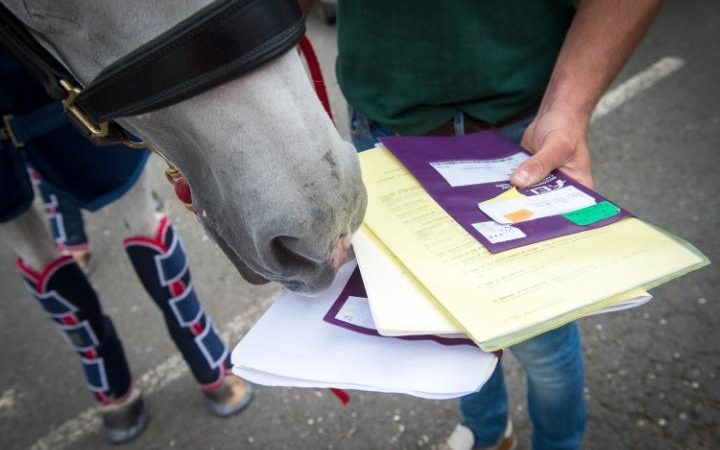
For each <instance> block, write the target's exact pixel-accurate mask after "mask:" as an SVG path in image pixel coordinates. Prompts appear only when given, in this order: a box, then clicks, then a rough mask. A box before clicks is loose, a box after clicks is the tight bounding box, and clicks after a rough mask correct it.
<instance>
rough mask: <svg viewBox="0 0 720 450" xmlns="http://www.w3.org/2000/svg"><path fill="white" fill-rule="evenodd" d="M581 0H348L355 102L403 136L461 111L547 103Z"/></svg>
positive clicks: (345, 83)
mask: <svg viewBox="0 0 720 450" xmlns="http://www.w3.org/2000/svg"><path fill="white" fill-rule="evenodd" d="M575 9H576V1H575V0H524V1H523V0H442V1H438V0H435V1H430V0H382V1H381V0H339V1H338V10H337V18H338V21H337V27H338V51H339V56H338V59H337V66H336V70H337V76H338V81H339V83H340V87H341V89H342V91H343V94H344V95H345V97H346V98H347V100H348V102H349V103H350V104H351V105H353V106H354V107H355V108H357V109H358V110H359V111H360V112H362V113H363V114H365V115H367V116H368V117H369V118H370V119H372V120H375V121H377V122H380V123H382V124H384V125H386V126H388V127H390V128H391V129H393V130H395V131H396V132H398V133H401V134H418V133H423V132H427V131H430V130H432V129H434V128H437V127H438V126H440V125H442V124H443V123H445V122H446V121H448V120H450V119H451V118H452V116H453V115H454V113H455V111H457V110H458V109H459V110H462V111H464V112H465V113H467V114H469V115H471V116H473V117H475V118H477V119H479V120H483V121H486V122H489V123H498V122H501V121H502V120H504V119H506V118H509V117H512V116H514V115H516V114H518V113H521V112H522V111H524V110H526V109H527V108H529V107H531V106H532V105H533V104H535V103H537V102H539V100H540V99H541V97H542V94H543V92H544V90H545V86H546V84H547V82H548V79H549V78H550V73H551V71H552V68H553V65H554V63H555V58H556V57H557V54H558V51H559V50H560V46H561V45H562V42H563V39H564V37H565V34H566V32H567V29H568V27H569V25H570V22H571V21H572V18H573V15H574V13H575Z"/></svg>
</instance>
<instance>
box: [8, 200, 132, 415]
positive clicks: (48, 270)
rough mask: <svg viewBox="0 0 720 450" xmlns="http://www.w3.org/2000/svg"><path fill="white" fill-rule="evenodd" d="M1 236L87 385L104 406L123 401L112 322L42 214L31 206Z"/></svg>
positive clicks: (124, 386) (125, 376)
mask: <svg viewBox="0 0 720 450" xmlns="http://www.w3.org/2000/svg"><path fill="white" fill-rule="evenodd" d="M0 237H1V238H3V240H5V242H7V244H8V245H9V246H10V247H11V248H12V249H13V250H14V251H15V253H16V254H17V255H18V261H17V265H18V269H19V270H20V274H21V275H22V277H23V279H24V281H25V284H26V286H27V288H28V290H29V291H30V295H31V296H32V297H34V298H35V300H37V302H38V303H39V304H40V306H41V307H42V308H43V309H44V310H45V312H47V314H48V315H49V316H50V318H51V319H52V320H53V321H54V322H55V323H56V325H57V326H58V328H59V329H60V331H61V332H62V333H64V334H65V335H66V337H67V338H68V339H67V341H68V343H69V344H70V346H71V347H72V349H73V350H75V351H76V352H77V354H78V356H79V357H80V360H81V362H82V365H83V369H84V372H85V378H86V380H87V386H88V388H89V389H90V390H91V391H92V393H93V394H94V395H95V398H96V399H97V400H98V401H99V402H100V403H101V404H102V405H111V404H118V403H124V402H125V400H126V399H127V398H128V396H129V394H130V387H131V376H130V370H129V368H128V364H127V361H126V359H125V353H124V351H123V348H122V344H121V343H120V340H119V338H118V336H117V333H116V332H115V328H114V326H113V323H112V321H111V320H110V318H109V317H107V316H105V315H104V314H103V311H102V309H101V307H100V302H99V299H98V296H97V294H96V293H95V290H94V289H93V288H92V286H91V285H90V283H89V281H88V279H87V278H86V276H85V274H84V273H83V272H82V270H81V269H80V268H79V267H78V265H77V264H76V263H75V261H74V260H73V258H72V257H71V256H67V255H65V256H63V255H60V253H59V251H58V250H57V249H56V248H55V245H54V243H53V240H52V238H51V235H50V231H49V229H48V227H47V222H46V221H45V215H44V214H43V212H41V211H40V210H39V209H38V208H37V207H35V206H31V207H30V208H29V209H28V210H27V211H26V212H25V213H23V214H22V215H21V216H19V217H18V218H17V219H14V220H12V221H9V222H7V223H3V224H0Z"/></svg>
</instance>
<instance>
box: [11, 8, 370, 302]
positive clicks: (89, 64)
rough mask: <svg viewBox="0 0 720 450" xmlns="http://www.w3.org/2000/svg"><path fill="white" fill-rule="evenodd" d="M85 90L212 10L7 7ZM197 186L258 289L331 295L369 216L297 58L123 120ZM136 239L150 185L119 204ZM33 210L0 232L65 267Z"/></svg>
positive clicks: (146, 213)
mask: <svg viewBox="0 0 720 450" xmlns="http://www.w3.org/2000/svg"><path fill="white" fill-rule="evenodd" d="M2 3H3V4H5V5H6V6H7V7H8V9H10V10H11V11H12V12H13V13H14V14H15V15H16V16H17V17H18V18H19V19H20V20H21V21H22V22H24V23H25V24H26V25H27V26H28V27H29V28H30V29H32V30H33V32H34V34H35V35H36V36H37V37H38V38H39V39H40V40H41V42H43V45H45V46H46V47H47V48H48V50H50V51H51V52H52V53H53V54H55V55H56V56H58V57H59V58H60V59H61V60H62V61H63V62H64V63H65V65H66V66H67V67H68V68H69V69H70V70H71V71H72V72H73V74H75V76H76V77H77V78H78V80H79V81H80V82H82V83H84V84H85V83H89V82H90V81H91V80H92V79H93V78H94V77H95V76H96V75H97V74H98V73H99V72H100V71H101V70H102V69H103V68H105V67H107V66H108V65H110V64H111V63H112V62H114V61H115V60H117V59H119V58H120V57H122V56H124V55H126V54H128V53H129V52H131V51H132V50H134V49H135V48H137V47H139V46H140V45H142V44H143V43H145V42H147V41H149V40H151V39H152V38H154V37H156V36H158V35H159V34H161V33H163V32H164V31H166V30H168V29H169V28H171V27H172V26H173V25H175V24H177V23H178V22H180V21H181V20H183V19H185V18H187V17H188V16H190V15H192V14H193V13H195V12H196V11H198V10H199V9H201V8H202V7H204V6H206V5H207V4H209V3H211V0H126V1H122V2H110V1H97V0H63V1H57V0H2ZM120 122H121V123H122V125H123V126H124V127H125V128H126V129H128V130H130V131H131V132H132V133H133V134H135V135H138V136H141V137H142V138H144V139H145V140H147V141H149V142H151V143H152V144H153V145H154V146H155V147H156V148H157V150H158V151H159V152H160V153H161V154H162V155H163V156H164V157H165V158H166V159H167V160H168V161H170V162H171V163H172V164H173V165H175V166H176V167H177V168H178V169H179V170H180V171H181V172H182V173H183V175H184V176H185V178H186V179H187V181H188V183H189V185H190V187H191V189H192V195H193V204H194V207H195V209H196V211H197V213H198V218H199V220H200V221H201V223H202V224H203V226H204V227H205V229H206V230H207V232H208V234H209V235H210V236H211V237H212V238H213V239H214V240H215V241H216V242H217V243H218V245H219V246H220V247H221V248H222V250H223V251H224V252H225V254H226V255H227V256H228V257H229V258H230V260H231V261H232V262H233V264H234V265H235V266H236V267H237V269H238V271H239V272H240V273H241V274H242V275H243V277H244V278H246V279H247V280H248V281H250V282H255V283H260V282H264V281H276V282H279V283H281V284H283V285H285V286H286V287H288V288H290V289H291V290H295V291H299V292H314V291H318V290H320V289H322V288H324V287H325V286H327V285H328V284H329V283H330V281H331V280H332V278H333V276H334V269H335V268H336V267H337V266H338V265H339V263H340V262H341V261H342V260H343V259H344V255H345V253H346V252H347V250H348V247H349V244H348V241H349V236H350V235H351V233H352V232H353V231H354V230H355V229H356V228H357V227H358V226H359V223H360V221H361V220H362V216H363V214H364V209H365V204H366V194H365V190H364V188H363V186H362V182H361V179H360V171H359V165H358V162H357V157H356V154H355V151H354V150H353V147H352V146H351V145H350V144H349V143H347V142H345V141H343V140H342V139H341V138H340V135H339V134H338V132H337V130H336V129H335V127H334V126H333V124H332V122H331V121H330V119H329V118H328V116H327V115H326V113H325V111H324V110H323V108H322V106H321V104H320V103H319V102H318V100H317V98H316V95H315V93H314V92H313V89H312V86H311V84H310V83H309V80H308V77H307V75H306V74H305V72H304V68H303V65H302V63H301V61H300V59H299V57H298V55H297V53H296V52H294V51H289V52H287V53H285V54H284V55H282V56H280V57H278V58H277V59H275V60H273V61H271V62H269V63H267V64H265V65H264V66H262V67H260V68H259V69H255V70H254V71H252V72H250V73H248V74H246V75H244V76H242V77H240V78H238V79H235V80H234V81H230V82H227V83H225V84H223V85H221V86H218V87H216V88H214V89H211V90H209V91H206V92H204V93H202V94H199V95H196V96H194V97H192V98H190V99H188V100H185V101H182V102H180V103H177V104H175V105H172V106H169V107H165V108H163V109H160V110H157V111H154V112H151V113H146V114H142V115H138V116H134V117H128V118H125V119H122V120H121V121H120ZM121 202H123V203H124V206H122V207H121V208H120V209H119V210H122V211H124V212H125V213H124V214H123V215H124V217H118V220H120V221H122V223H124V224H126V226H127V228H128V234H150V233H152V232H153V231H154V230H155V229H156V226H157V225H156V223H155V219H154V215H153V213H152V208H153V206H152V201H151V200H150V195H149V190H148V188H147V183H146V182H144V181H142V180H141V181H140V182H139V183H138V185H137V187H136V188H135V192H134V193H131V194H130V195H128V196H126V199H124V200H121ZM43 220H44V219H43V218H42V216H41V215H40V213H38V212H34V211H33V210H32V209H31V210H30V211H28V212H27V213H25V214H24V215H23V216H21V217H20V218H18V219H16V220H14V221H11V222H9V223H6V224H3V225H1V226H0V238H5V240H6V241H7V242H8V243H10V245H11V246H12V247H13V249H14V250H15V251H16V253H17V254H18V255H19V256H20V257H21V258H22V259H23V260H24V261H26V263H27V264H29V265H31V266H34V267H43V266H44V265H45V264H46V263H47V262H48V261H51V260H52V259H53V258H54V257H55V256H56V250H55V249H54V246H53V245H52V242H51V241H50V240H49V237H48V236H47V232H46V231H45V227H44V224H43V223H42V222H43Z"/></svg>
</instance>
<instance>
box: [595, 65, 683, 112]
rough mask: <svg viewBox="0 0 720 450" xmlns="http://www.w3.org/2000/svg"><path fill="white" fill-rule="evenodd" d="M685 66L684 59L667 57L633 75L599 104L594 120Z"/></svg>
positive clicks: (606, 95)
mask: <svg viewBox="0 0 720 450" xmlns="http://www.w3.org/2000/svg"><path fill="white" fill-rule="evenodd" d="M683 65H685V61H684V60H683V59H682V58H677V57H674V56H666V57H664V58H662V59H660V60H658V61H657V62H656V63H655V64H653V65H652V66H650V67H648V68H647V69H645V70H643V71H642V72H640V73H637V74H635V75H633V76H632V77H631V78H629V79H627V80H625V81H624V82H623V83H622V84H620V85H619V86H618V87H616V88H614V89H612V90H610V91H608V92H607V93H606V94H605V95H604V96H603V97H602V98H601V99H600V101H599V102H598V105H597V107H596V108H595V111H594V113H593V116H592V120H593V121H595V120H598V119H600V118H602V117H605V116H606V115H608V113H610V112H611V111H612V110H614V109H616V108H617V107H619V106H620V105H622V104H623V103H625V102H626V101H628V100H630V99H631V98H633V97H635V96H637V95H638V94H640V93H642V92H643V91H646V90H647V89H649V88H651V87H652V86H653V85H655V84H656V83H657V82H658V81H660V80H662V79H663V78H665V77H667V76H669V75H671V74H673V73H674V72H676V71H678V70H680V68H681V67H682V66H683Z"/></svg>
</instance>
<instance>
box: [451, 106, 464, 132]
mask: <svg viewBox="0 0 720 450" xmlns="http://www.w3.org/2000/svg"><path fill="white" fill-rule="evenodd" d="M453 126H454V127H455V136H462V135H464V134H465V114H464V113H463V112H462V111H459V110H458V111H455V117H454V119H453Z"/></svg>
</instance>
